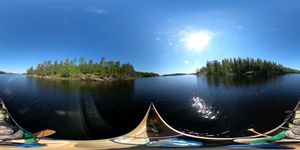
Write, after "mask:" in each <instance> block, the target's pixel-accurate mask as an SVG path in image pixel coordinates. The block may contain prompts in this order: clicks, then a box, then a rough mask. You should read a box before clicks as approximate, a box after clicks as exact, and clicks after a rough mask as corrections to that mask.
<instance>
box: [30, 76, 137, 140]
mask: <svg viewBox="0 0 300 150" xmlns="http://www.w3.org/2000/svg"><path fill="white" fill-rule="evenodd" d="M27 82H30V84H31V86H32V87H33V86H35V88H36V90H37V91H36V94H38V93H42V94H41V95H44V96H47V97H45V101H43V103H48V102H49V103H50V102H51V97H52V98H53V97H56V98H59V99H55V103H51V107H53V109H54V110H60V111H62V112H65V113H66V114H68V112H70V114H72V113H73V114H72V115H65V117H67V118H65V119H64V120H62V121H65V122H66V124H69V122H72V123H75V122H77V125H76V126H78V127H77V131H78V130H80V131H78V132H80V133H85V134H86V135H80V134H79V135H78V136H81V137H77V138H76V136H75V134H72V133H67V132H65V134H69V137H71V138H75V139H78V138H85V137H86V136H88V137H89V138H92V139H96V138H108V137H112V135H113V134H115V135H120V134H122V133H123V132H125V131H127V129H128V128H129V129H131V128H132V124H134V123H135V121H130V119H136V118H134V117H132V118H128V116H129V115H130V114H128V113H130V112H126V111H127V110H128V109H130V107H128V105H130V103H128V102H129V101H130V98H132V95H133V91H134V80H126V81H110V82H90V81H72V80H47V79H38V78H29V79H28V81H27ZM128 99H129V100H128ZM52 102H53V101H52ZM48 110H49V108H48ZM124 112H126V113H124ZM74 113H75V114H76V115H75V114H74ZM135 114H137V113H135ZM52 115H53V114H52ZM133 115H134V114H133ZM74 117H76V118H74ZM55 118H56V119H58V118H59V116H58V117H55ZM120 118H121V119H120ZM122 119H125V120H126V119H127V120H128V122H124V123H123V121H122ZM66 120H69V121H66ZM70 120H72V121H70ZM48 123H50V122H48ZM50 124H51V123H50ZM134 125H135V124H134ZM68 126H69V125H68ZM59 136H63V135H59Z"/></svg>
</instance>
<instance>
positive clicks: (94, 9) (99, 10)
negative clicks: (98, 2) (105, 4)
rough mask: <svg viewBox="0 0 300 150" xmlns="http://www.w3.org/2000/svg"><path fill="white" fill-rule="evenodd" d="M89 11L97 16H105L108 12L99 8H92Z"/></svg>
mask: <svg viewBox="0 0 300 150" xmlns="http://www.w3.org/2000/svg"><path fill="white" fill-rule="evenodd" d="M87 11H89V12H91V13H96V14H105V13H107V12H108V11H107V10H106V9H99V8H90V9H88V10H87Z"/></svg>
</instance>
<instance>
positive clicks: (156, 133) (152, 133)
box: [111, 101, 300, 145]
mask: <svg viewBox="0 0 300 150" xmlns="http://www.w3.org/2000/svg"><path fill="white" fill-rule="evenodd" d="M299 102H300V101H299ZM296 109H297V110H298V109H299V103H298V104H297V106H296V108H295V110H296ZM286 124H287V123H286V121H284V122H283V123H281V124H280V125H279V126H278V127H276V128H274V129H272V130H270V131H268V132H265V133H263V134H264V135H270V136H272V135H275V134H277V133H279V132H280V131H282V130H283V129H284V128H283V127H284V126H285V125H286ZM262 137H264V136H263V135H253V136H247V137H230V138H218V137H206V136H196V135H190V134H187V133H183V132H181V131H178V130H176V129H174V128H173V127H171V126H170V125H169V124H168V123H167V122H166V121H164V119H163V118H162V117H161V116H160V114H159V113H158V111H157V109H156V108H155V106H154V104H153V103H151V104H150V106H149V108H148V110H147V112H146V114H145V116H144V118H143V120H142V121H141V122H140V124H139V125H138V126H137V127H136V128H135V129H134V130H132V131H131V132H129V133H127V134H125V135H122V136H119V137H116V138H112V139H111V140H112V141H113V142H116V143H122V144H132V145H146V144H148V143H150V142H152V143H153V141H159V140H161V139H170V138H181V139H184V140H193V141H199V142H202V143H204V145H209V144H230V143H235V142H240V140H248V139H251V140H254V139H258V138H262Z"/></svg>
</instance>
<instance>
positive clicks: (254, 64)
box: [196, 58, 299, 76]
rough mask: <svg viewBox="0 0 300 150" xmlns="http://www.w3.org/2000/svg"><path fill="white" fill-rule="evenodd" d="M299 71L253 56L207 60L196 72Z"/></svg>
mask: <svg viewBox="0 0 300 150" xmlns="http://www.w3.org/2000/svg"><path fill="white" fill-rule="evenodd" d="M288 73H299V70H296V69H291V68H287V67H284V66H283V65H281V64H277V63H275V62H272V61H267V60H262V59H253V58H245V59H242V58H229V59H228V58H226V59H223V60H221V61H218V60H213V61H207V62H206V66H205V67H202V68H197V70H196V74H198V75H199V74H206V75H233V76H241V75H266V76H270V75H278V74H288Z"/></svg>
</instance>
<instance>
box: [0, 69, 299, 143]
mask: <svg viewBox="0 0 300 150" xmlns="http://www.w3.org/2000/svg"><path fill="white" fill-rule="evenodd" d="M0 97H1V98H2V99H4V100H5V101H6V103H7V107H8V109H9V111H10V113H11V114H12V115H13V117H14V118H15V120H17V121H18V123H19V124H20V125H21V126H23V127H24V128H26V129H28V130H29V131H32V132H35V131H39V130H42V129H46V128H47V129H53V130H56V131H57V134H56V135H54V136H53V137H54V138H66V139H101V138H109V137H114V136H119V135H122V134H125V133H127V132H129V131H131V130H132V129H134V128H135V127H136V126H137V125H138V124H139V122H140V121H141V120H142V118H143V117H144V114H145V112H146V110H147V108H148V106H149V104H150V103H151V102H153V103H154V104H155V106H156V108H157V109H158V111H159V113H160V114H161V116H162V117H163V118H164V119H165V121H166V122H167V123H169V124H170V125H171V126H173V127H174V128H176V129H178V130H185V129H188V130H190V131H196V132H198V133H199V134H201V135H215V136H219V137H229V136H244V135H248V134H249V132H247V131H246V130H247V129H248V128H252V127H254V128H255V129H257V130H258V131H262V132H263V131H267V130H269V129H272V128H274V127H275V126H277V125H279V124H280V123H281V122H282V121H283V119H284V118H285V111H286V110H290V109H293V107H294V105H295V104H296V103H297V101H298V100H299V99H300V75H297V74H290V75H283V76H276V77H269V78H258V77H247V78H229V77H227V78H220V77H219V78H213V77H210V78H208V77H206V76H198V77H197V76H194V75H186V76H169V77H153V78H141V79H136V80H127V81H113V82H86V81H63V80H45V79H37V78H28V77H26V76H23V75H0Z"/></svg>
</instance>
